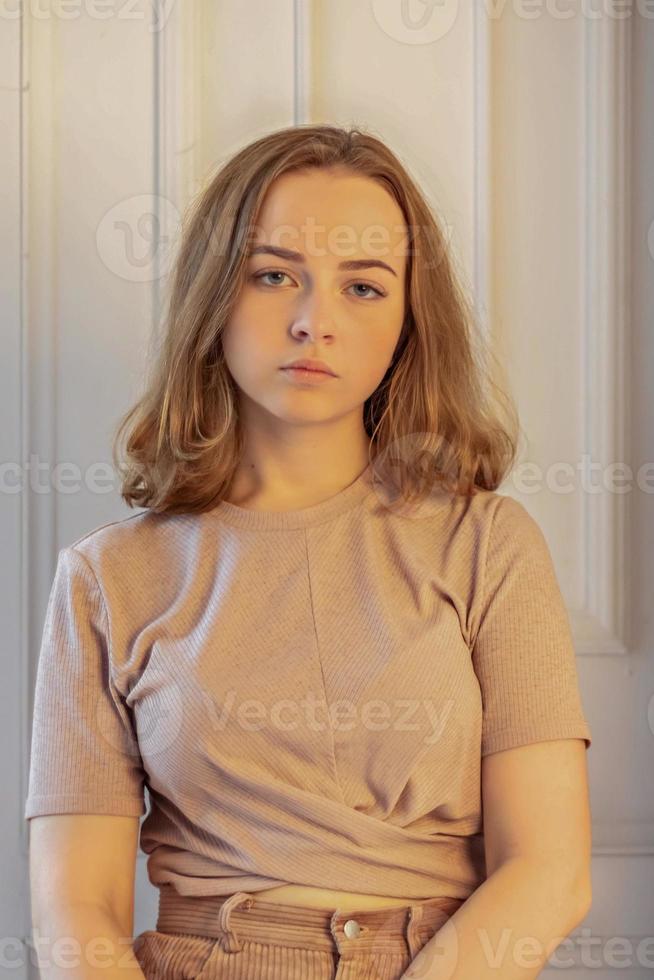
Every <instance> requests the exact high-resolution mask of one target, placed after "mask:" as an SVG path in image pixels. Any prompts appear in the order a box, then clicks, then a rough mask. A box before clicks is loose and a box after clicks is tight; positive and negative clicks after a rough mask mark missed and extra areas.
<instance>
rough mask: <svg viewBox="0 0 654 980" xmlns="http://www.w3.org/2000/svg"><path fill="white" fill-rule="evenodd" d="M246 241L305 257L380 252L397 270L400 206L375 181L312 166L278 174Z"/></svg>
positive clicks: (402, 225)
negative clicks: (264, 244)
mask: <svg viewBox="0 0 654 980" xmlns="http://www.w3.org/2000/svg"><path fill="white" fill-rule="evenodd" d="M250 241H251V243H252V244H263V243H266V244H273V245H278V246H280V247H285V248H290V249H296V250H298V251H301V252H303V253H304V254H305V255H306V257H307V260H308V261H309V262H311V261H312V260H315V259H318V258H321V259H324V260H325V261H329V259H333V260H334V262H337V261H338V260H339V259H343V258H363V257H366V258H383V259H384V260H385V261H387V262H388V264H389V265H391V266H392V267H393V268H394V269H396V270H397V272H398V273H399V272H400V271H401V270H402V269H403V268H404V262H405V254H406V249H407V246H408V232H407V227H406V222H405V220H404V215H403V213H402V210H401V208H400V207H399V205H398V204H397V202H396V201H395V200H394V199H393V197H391V195H390V193H389V192H388V191H387V190H385V188H384V187H382V186H381V185H380V184H379V183H377V182H376V181H374V180H372V179H370V178H368V177H361V176H358V175H355V174H350V173H345V172H343V171H327V170H313V171H309V172H305V173H292V174H291V173H289V174H283V175H282V176H281V177H279V178H278V179H277V180H276V181H275V182H274V183H273V184H272V185H271V187H270V188H269V190H268V193H267V194H266V197H265V198H264V201H263V204H262V207H261V209H260V212H259V215H258V216H257V220H256V222H255V227H254V229H253V231H252V234H251V237H250Z"/></svg>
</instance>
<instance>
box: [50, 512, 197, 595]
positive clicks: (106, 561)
mask: <svg viewBox="0 0 654 980" xmlns="http://www.w3.org/2000/svg"><path fill="white" fill-rule="evenodd" d="M193 520H194V518H193V515H187V514H158V513H155V512H154V511H150V510H145V511H140V512H139V513H137V514H130V515H129V516H128V517H124V518H120V519H118V520H115V521H108V522H107V523H105V524H99V525H98V526H97V527H94V528H91V529H90V530H88V531H86V532H85V533H84V534H81V535H80V536H79V537H77V538H75V540H74V541H71V542H70V543H69V544H68V545H67V546H66V547H65V548H63V549H62V552H64V553H66V554H67V555H68V556H70V557H72V558H73V560H77V562H78V564H79V560H80V559H81V561H82V563H83V564H85V565H86V566H87V567H90V569H92V571H93V573H94V574H95V577H96V578H97V579H98V580H104V581H108V580H112V581H114V582H122V583H124V585H125V586H127V585H128V583H129V581H130V580H132V579H133V577H134V576H135V575H136V576H140V575H143V574H146V573H147V574H148V575H150V574H151V573H152V572H155V573H156V572H157V571H158V572H159V573H160V572H161V571H162V569H164V568H166V567H167V565H169V563H170V560H171V557H172V556H174V555H175V554H178V553H179V549H180V547H182V546H183V542H184V541H185V540H187V539H188V540H189V541H190V540H191V535H190V534H189V535H188V538H187V536H186V535H185V530H190V526H191V524H192V522H193ZM60 554H61V552H60Z"/></svg>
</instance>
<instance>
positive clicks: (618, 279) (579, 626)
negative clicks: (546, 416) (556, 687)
mask: <svg viewBox="0 0 654 980" xmlns="http://www.w3.org/2000/svg"><path fill="white" fill-rule="evenodd" d="M630 25H631V19H625V20H620V19H616V18H611V17H600V18H597V19H595V18H585V21H584V49H583V57H584V70H585V85H584V126H585V132H584V149H585V160H584V171H583V174H582V178H583V185H584V188H585V192H586V193H585V200H584V213H585V221H584V255H585V268H584V282H583V303H584V318H583V350H584V354H585V359H584V365H583V371H584V376H583V378H582V388H581V390H582V391H583V393H584V398H583V404H584V418H583V426H584V433H583V445H584V452H585V453H587V454H588V456H589V458H590V460H591V461H592V462H594V463H596V462H598V463H600V464H601V466H602V470H603V471H605V470H606V468H607V467H609V466H611V464H613V463H614V462H620V463H622V462H625V463H626V462H627V461H628V459H629V445H628V433H629V428H630V426H629V421H630V420H629V405H628V394H629V390H630V385H629V378H628V364H629V328H630V322H629V301H628V291H627V284H628V265H629V235H630V220H629V188H628V172H629V147H630V144H631V131H630V130H631V120H630V96H631V93H630V80H629V65H630V45H631V26H630ZM632 492H633V491H632ZM583 503H584V518H583V519H584V569H585V596H584V604H583V608H582V609H581V610H574V611H573V617H572V618H573V620H574V624H575V627H576V632H575V640H576V645H577V650H578V652H579V653H580V654H581V655H588V654H595V655H611V656H613V655H622V654H625V653H627V652H628V648H629V642H630V638H629V635H628V622H629V608H628V598H629V594H630V561H629V556H628V553H627V540H628V515H629V507H628V504H629V494H619V493H609V492H608V491H606V490H604V491H603V492H601V493H590V492H584V495H583Z"/></svg>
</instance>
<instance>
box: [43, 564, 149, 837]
mask: <svg viewBox="0 0 654 980" xmlns="http://www.w3.org/2000/svg"><path fill="white" fill-rule="evenodd" d="M143 785H144V772H143V766H142V760H141V755H140V751H139V747H138V741H137V738H136V734H135V730H134V726H133V721H132V716H131V712H130V710H129V708H128V706H127V705H126V704H125V700H124V698H123V697H121V695H120V693H119V692H118V690H117V689H116V687H115V686H114V683H113V680H112V670H111V644H110V637H109V630H108V626H107V612H106V608H105V603H104V598H103V595H102V592H101V589H100V586H99V584H98V581H97V579H96V576H95V574H94V572H93V570H92V568H91V566H90V565H89V564H88V562H87V561H86V559H85V558H84V557H83V556H82V555H81V554H80V553H79V552H78V551H76V550H75V548H74V546H71V547H67V548H63V549H61V550H60V552H59V554H58V557H57V567H56V571H55V577H54V582H53V584H52V588H51V591H50V597H49V600H48V605H47V609H46V615H45V625H44V628H43V636H42V640H41V648H40V653H39V660H38V664H37V675H36V686H35V691H34V711H33V717H32V742H31V750H30V770H29V785H28V795H27V800H26V802H25V819H26V820H29V819H30V818H31V817H36V816H41V815H43V814H53V813H87V814H91V813H100V814H115V815H124V816H140V815H141V814H143V813H145V810H146V807H145V800H144V794H143Z"/></svg>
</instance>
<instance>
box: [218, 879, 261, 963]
mask: <svg viewBox="0 0 654 980" xmlns="http://www.w3.org/2000/svg"><path fill="white" fill-rule="evenodd" d="M253 901H254V899H253V898H252V896H251V895H249V894H248V892H234V894H233V895H230V896H229V898H226V899H225V901H224V902H223V903H222V905H221V906H220V910H219V912H218V925H219V927H220V932H221V938H220V943H221V945H222V948H223V949H224V950H225V952H227V953H240V951H241V950H242V948H243V943H242V942H241V940H240V939H239V938H238V936H237V935H236V933H235V931H234V929H233V928H232V927H231V925H230V923H231V916H232V911H233V909H235V908H238V907H239V906H240V905H245V906H246V908H250V906H251V905H252V902H253Z"/></svg>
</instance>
